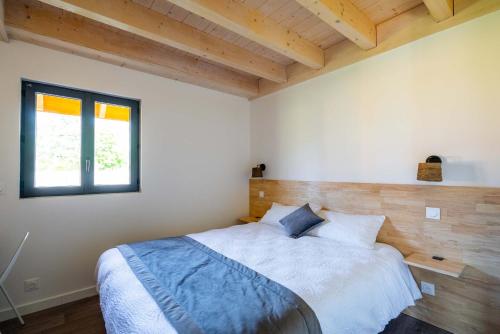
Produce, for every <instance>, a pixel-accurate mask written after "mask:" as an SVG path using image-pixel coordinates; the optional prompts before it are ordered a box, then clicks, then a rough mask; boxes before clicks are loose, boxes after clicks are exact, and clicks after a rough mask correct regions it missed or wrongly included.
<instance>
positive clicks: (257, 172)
mask: <svg viewBox="0 0 500 334" xmlns="http://www.w3.org/2000/svg"><path fill="white" fill-rule="evenodd" d="M265 170H266V165H264V164H260V165H257V166H256V167H254V168H252V177H262V176H263V175H262V172H263V171H265Z"/></svg>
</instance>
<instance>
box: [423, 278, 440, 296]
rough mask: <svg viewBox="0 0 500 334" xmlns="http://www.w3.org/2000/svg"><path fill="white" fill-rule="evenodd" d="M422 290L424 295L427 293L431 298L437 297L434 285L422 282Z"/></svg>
mask: <svg viewBox="0 0 500 334" xmlns="http://www.w3.org/2000/svg"><path fill="white" fill-rule="evenodd" d="M420 290H421V291H422V293H425V294H427V295H430V296H435V295H436V288H435V286H434V284H432V283H429V282H426V281H421V282H420Z"/></svg>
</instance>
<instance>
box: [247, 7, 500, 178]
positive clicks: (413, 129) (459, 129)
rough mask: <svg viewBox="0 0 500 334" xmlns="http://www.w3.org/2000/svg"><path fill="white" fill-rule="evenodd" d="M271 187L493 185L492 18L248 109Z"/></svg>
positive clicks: (495, 96)
mask: <svg viewBox="0 0 500 334" xmlns="http://www.w3.org/2000/svg"><path fill="white" fill-rule="evenodd" d="M250 117H251V160H252V162H253V163H260V162H265V163H266V164H267V165H268V170H267V175H266V176H267V177H268V178H272V179H296V180H327V181H352V182H381V183H407V184H413V183H417V181H416V180H415V179H416V168H417V163H418V162H422V161H424V160H425V158H426V157H427V156H429V155H431V154H438V155H440V156H442V157H444V158H445V160H446V162H445V164H444V179H445V182H443V183H442V184H449V185H479V186H500V12H496V13H493V14H490V15H488V16H485V17H482V18H479V19H476V20H474V21H471V22H468V23H466V24H463V25H460V26H457V27H455V28H453V29H450V30H447V31H444V32H441V33H438V34H435V35H432V36H430V37H427V38H425V39H422V40H419V41H417V42H414V43H411V44H409V45H406V46H403V47H400V48H398V49H395V50H393V51H390V52H388V53H385V54H382V55H380V56H376V57H373V58H370V59H367V60H365V61H363V62H360V63H357V64H354V65H351V66H348V67H345V68H343V69H340V70H338V71H335V72H332V73H330V74H327V75H324V76H321V77H319V78H316V79H313V80H310V81H307V82H305V83H303V84H300V85H297V86H294V87H291V88H289V89H286V90H284V91H281V92H277V93H275V94H273V95H270V96H267V97H264V98H261V99H258V100H255V101H253V102H252V103H251V116H250Z"/></svg>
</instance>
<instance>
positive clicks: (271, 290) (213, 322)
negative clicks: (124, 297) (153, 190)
mask: <svg viewBox="0 0 500 334" xmlns="http://www.w3.org/2000/svg"><path fill="white" fill-rule="evenodd" d="M118 249H119V250H120V252H121V253H122V254H123V256H124V258H125V259H126V260H127V262H128V264H129V266H130V268H131V269H132V271H133V272H134V273H135V275H136V276H137V278H138V279H139V280H140V281H141V282H142V284H143V285H144V287H145V288H146V290H147V291H148V292H149V293H150V294H151V296H152V297H153V299H154V300H155V301H156V303H157V304H158V306H159V307H160V309H161V310H162V311H163V314H164V315H165V317H166V318H167V319H168V321H169V322H170V323H171V324H172V326H173V327H174V328H175V329H176V330H177V332H179V333H181V334H183V333H190V334H195V333H304V334H306V333H310V334H316V333H321V327H320V325H319V322H318V319H317V318H316V315H315V314H314V312H313V311H312V309H311V308H310V307H309V306H308V305H307V304H306V303H305V302H304V301H303V300H302V298H300V297H299V296H297V295H296V294H295V293H293V292H292V291H290V290H289V289H287V288H286V287H284V286H282V285H280V284H278V283H276V282H274V281H272V280H270V279H268V278H267V277H265V276H263V275H261V274H259V273H257V272H256V271H254V270H252V269H250V268H248V267H246V266H244V265H242V264H241V263H239V262H236V261H234V260H231V259H229V258H227V257H225V256H223V255H222V254H219V253H217V252H215V251H214V250H212V249H210V248H208V247H206V246H205V245H203V244H201V243H199V242H197V241H196V240H194V239H191V238H189V237H186V236H184V237H176V238H167V239H161V240H152V241H145V242H139V243H134V244H128V245H121V246H118Z"/></svg>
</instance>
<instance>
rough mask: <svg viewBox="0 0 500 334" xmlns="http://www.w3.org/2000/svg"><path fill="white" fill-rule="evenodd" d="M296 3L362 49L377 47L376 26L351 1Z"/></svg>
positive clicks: (312, 0)
mask: <svg viewBox="0 0 500 334" xmlns="http://www.w3.org/2000/svg"><path fill="white" fill-rule="evenodd" d="M296 1H297V2H298V3H300V4H301V5H302V6H304V7H305V8H306V9H308V10H310V11H311V12H312V13H313V14H315V15H316V16H317V17H318V18H320V19H321V20H323V21H324V22H326V23H327V24H328V25H330V26H331V27H332V28H334V29H335V30H337V31H338V32H340V33H341V34H342V35H344V36H345V37H346V38H348V39H350V40H351V41H352V42H354V43H355V44H357V45H358V46H360V47H361V48H363V49H365V50H368V49H371V48H374V47H375V46H377V29H376V27H375V24H374V23H373V22H372V21H371V20H370V18H369V17H368V16H367V15H366V14H364V13H363V12H362V11H360V10H359V9H358V8H357V7H356V6H355V5H354V4H353V3H352V2H351V1H350V0H296Z"/></svg>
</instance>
